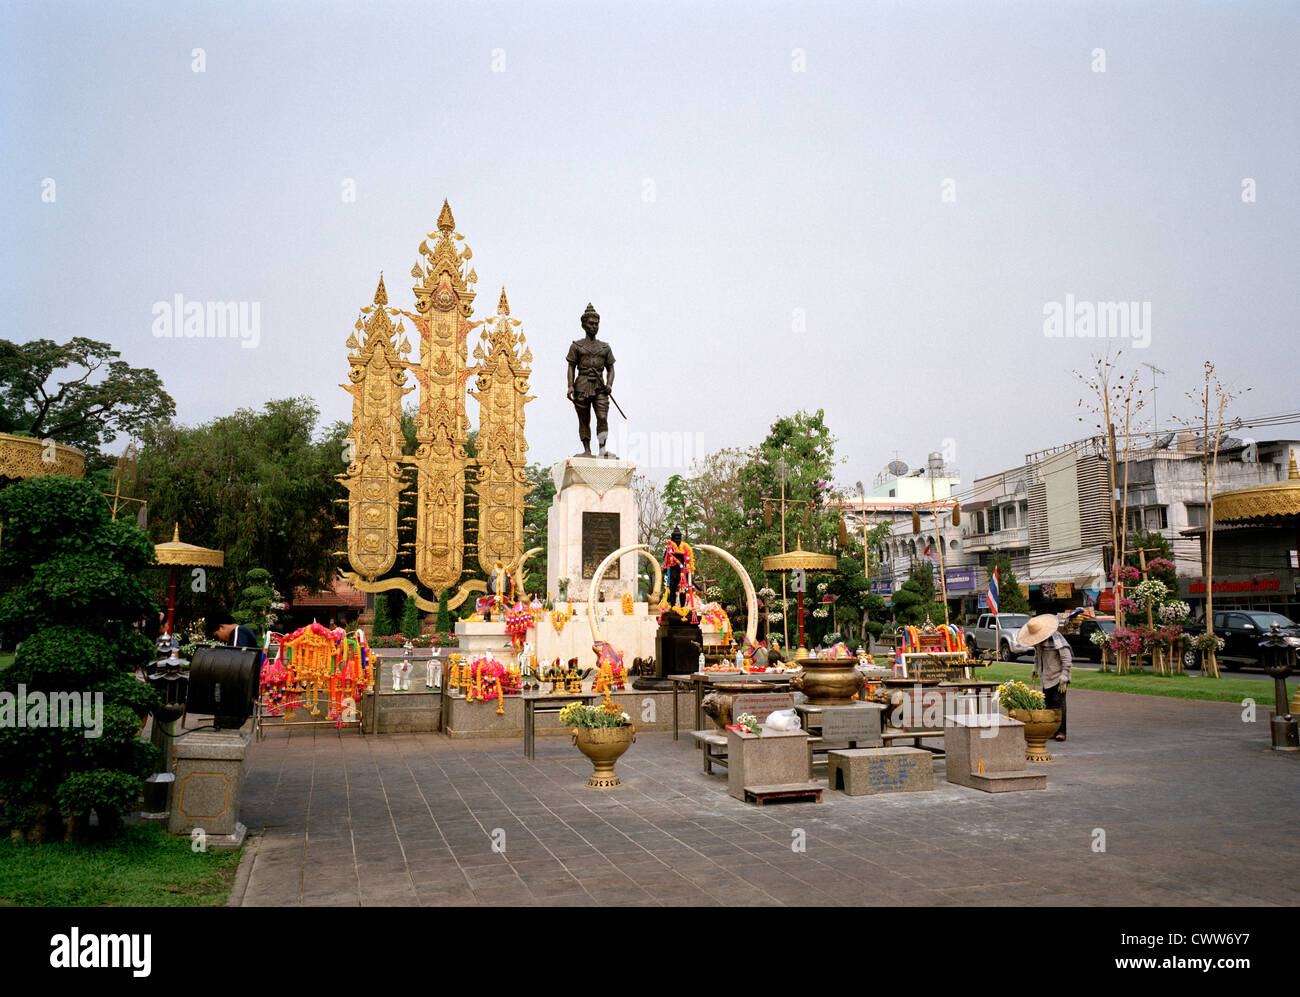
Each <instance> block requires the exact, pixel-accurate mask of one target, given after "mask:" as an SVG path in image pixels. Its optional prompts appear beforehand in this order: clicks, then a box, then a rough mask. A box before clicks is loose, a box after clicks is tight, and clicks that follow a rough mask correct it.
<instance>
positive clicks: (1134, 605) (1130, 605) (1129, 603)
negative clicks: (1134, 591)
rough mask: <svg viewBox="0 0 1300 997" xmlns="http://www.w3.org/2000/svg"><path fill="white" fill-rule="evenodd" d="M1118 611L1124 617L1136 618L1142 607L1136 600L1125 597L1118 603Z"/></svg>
mask: <svg viewBox="0 0 1300 997" xmlns="http://www.w3.org/2000/svg"><path fill="white" fill-rule="evenodd" d="M1119 611H1120V612H1121V613H1123V614H1124V615H1125V616H1136V615H1137V614H1138V613H1140V612H1141V611H1142V605H1141V603H1139V602H1138V601H1137V600H1136V599H1130V598H1128V597H1127V596H1125V597H1124V598H1123V599H1120V601H1119Z"/></svg>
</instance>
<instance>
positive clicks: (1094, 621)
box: [1061, 616, 1115, 661]
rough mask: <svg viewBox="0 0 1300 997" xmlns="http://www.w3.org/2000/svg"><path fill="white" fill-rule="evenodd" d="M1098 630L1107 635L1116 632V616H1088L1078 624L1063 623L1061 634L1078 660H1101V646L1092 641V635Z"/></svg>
mask: <svg viewBox="0 0 1300 997" xmlns="http://www.w3.org/2000/svg"><path fill="white" fill-rule="evenodd" d="M1098 630H1100V631H1101V632H1102V633H1104V634H1106V635H1107V636H1109V635H1111V634H1113V633H1114V632H1115V617H1113V616H1087V617H1083V618H1082V619H1080V620H1079V624H1078V626H1074V625H1073V624H1071V623H1063V624H1062V625H1061V636H1062V637H1064V638H1065V641H1066V643H1067V644H1069V645H1070V651H1071V653H1072V654H1073V655H1074V657H1075V660H1077V661H1100V660H1101V648H1099V647H1098V646H1097V645H1096V644H1094V643H1093V642H1092V635H1093V634H1095V633H1096V632H1097V631H1098Z"/></svg>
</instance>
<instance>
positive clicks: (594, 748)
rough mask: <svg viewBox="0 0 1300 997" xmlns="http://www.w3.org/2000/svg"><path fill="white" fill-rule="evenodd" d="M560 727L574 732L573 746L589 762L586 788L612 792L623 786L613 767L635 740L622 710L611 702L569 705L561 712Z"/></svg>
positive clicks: (630, 719) (633, 726) (633, 732)
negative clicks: (589, 773) (589, 776)
mask: <svg viewBox="0 0 1300 997" xmlns="http://www.w3.org/2000/svg"><path fill="white" fill-rule="evenodd" d="M560 724H561V725H562V726H565V727H571V728H573V729H572V736H573V743H574V744H576V745H577V746H578V750H579V751H581V752H582V753H583V754H584V755H586V756H587V758H588V760H589V761H590V762H591V768H592V772H591V778H590V779H588V780H587V786H588V787H589V788H591V789H613V788H615V787H616V786H621V785H623V783H622V782H621V781H620V780H619V778H618V774H617V773H616V772H615V771H614V763H615V762H617V761H618V760H619V758H620V757H621V756H622V754H623V752H625V751H626V750H627V749H628V746H629V745H630V744H631V743H632V742H633V741H635V740H636V726H635V725H634V724H633V723H632V718H631V717H629V716H628V715H627V714H626V713H624V712H623V708H622V707H621V706H619V705H618V704H617V703H615V702H614V701H613V700H610V699H606V700H605V702H604V703H602V704H601V705H600V706H585V705H584V704H582V703H570V704H569V705H568V706H566V707H564V709H562V710H560Z"/></svg>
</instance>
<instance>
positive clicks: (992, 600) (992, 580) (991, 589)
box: [987, 568, 998, 616]
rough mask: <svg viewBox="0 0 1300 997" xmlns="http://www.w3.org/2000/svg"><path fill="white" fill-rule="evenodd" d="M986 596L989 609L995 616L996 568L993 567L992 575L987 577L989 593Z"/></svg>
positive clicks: (996, 608)
mask: <svg viewBox="0 0 1300 997" xmlns="http://www.w3.org/2000/svg"><path fill="white" fill-rule="evenodd" d="M987 598H988V601H989V611H990V612H991V613H993V615H994V616H996V615H997V613H998V569H997V568H994V569H993V577H992V578H990V579H989V594H988V596H987Z"/></svg>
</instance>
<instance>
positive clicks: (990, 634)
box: [966, 613, 1033, 661]
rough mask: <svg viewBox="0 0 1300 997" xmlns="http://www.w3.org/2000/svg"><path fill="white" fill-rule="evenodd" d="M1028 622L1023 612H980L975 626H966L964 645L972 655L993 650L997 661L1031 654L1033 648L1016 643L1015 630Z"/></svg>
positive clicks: (976, 655)
mask: <svg viewBox="0 0 1300 997" xmlns="http://www.w3.org/2000/svg"><path fill="white" fill-rule="evenodd" d="M1028 622H1029V617H1028V616H1026V615H1025V614H1024V613H998V614H994V613H981V614H980V617H979V619H978V620H976V621H975V626H973V627H967V628H966V646H967V647H968V648H969V649H970V653H971V655H972V656H973V657H979V656H980V655H981V654H983V653H984V652H986V651H994V652H996V653H997V656H998V660H999V661H1010V660H1011V659H1012V658H1014V657H1016V656H1017V655H1021V654H1032V653H1033V648H1031V647H1024V646H1023V645H1021V644H1017V643H1016V631H1018V630H1019V629H1020V628H1021V627H1023V626H1024V625H1025V624H1026V623H1028Z"/></svg>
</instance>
